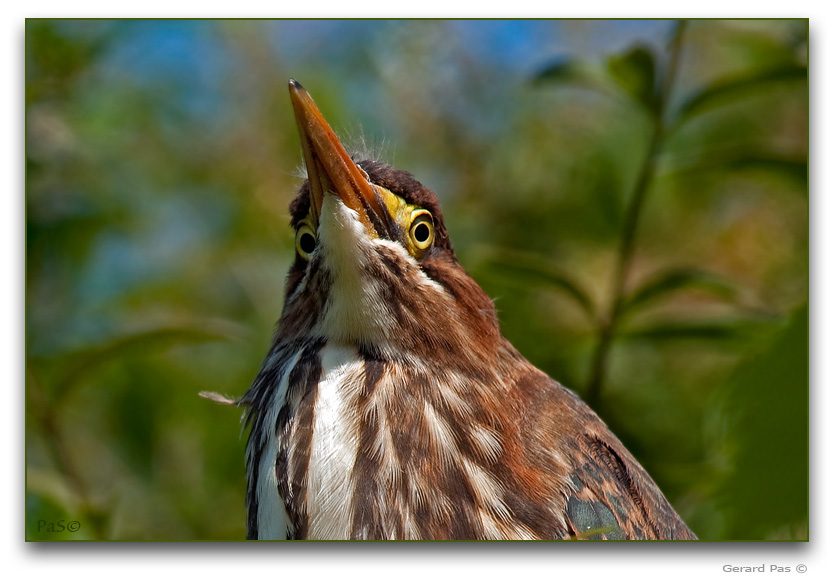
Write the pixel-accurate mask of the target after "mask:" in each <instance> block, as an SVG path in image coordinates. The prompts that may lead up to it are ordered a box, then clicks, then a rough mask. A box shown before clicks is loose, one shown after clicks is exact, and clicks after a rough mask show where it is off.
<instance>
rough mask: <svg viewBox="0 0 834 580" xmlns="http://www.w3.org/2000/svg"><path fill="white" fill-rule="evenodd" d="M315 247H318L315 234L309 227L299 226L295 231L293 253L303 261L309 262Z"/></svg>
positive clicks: (305, 225)
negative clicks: (296, 253)
mask: <svg viewBox="0 0 834 580" xmlns="http://www.w3.org/2000/svg"><path fill="white" fill-rule="evenodd" d="M316 245H318V239H317V238H316V232H314V231H313V228H311V227H310V226H309V225H307V224H301V225H300V226H299V227H298V229H297V230H296V231H295V251H296V252H298V255H299V256H301V257H302V258H304V259H305V260H309V259H310V254H312V253H313V250H315V249H316Z"/></svg>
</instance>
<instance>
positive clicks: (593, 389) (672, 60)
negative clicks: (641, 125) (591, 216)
mask: <svg viewBox="0 0 834 580" xmlns="http://www.w3.org/2000/svg"><path fill="white" fill-rule="evenodd" d="M685 27H686V21H685V20H679V21H678V22H677V24H676V25H675V31H674V33H673V36H672V40H671V43H670V54H669V60H668V63H667V68H666V70H665V71H664V72H665V74H664V75H663V78H662V84H661V86H660V95H659V98H658V106H657V109H656V110H655V111H654V114H653V116H652V124H653V127H652V136H651V141H650V142H649V147H648V150H647V152H646V157H645V158H644V160H643V164H642V166H641V168H640V174H639V176H638V178H637V181H636V182H635V184H634V191H633V193H632V195H631V199H630V201H629V204H628V207H627V208H626V217H625V222H624V223H623V229H622V234H621V237H620V246H619V250H618V252H617V262H616V266H615V269H614V277H613V279H612V293H611V303H610V307H609V309H608V312H607V314H606V315H604V316H603V317H602V318H601V319H600V322H599V326H598V329H597V332H598V338H597V344H596V348H595V349H594V353H593V356H592V358H591V372H590V378H589V381H588V386H587V388H586V390H585V399H586V401H587V402H588V404H590V405H592V406H593V405H595V404H596V403H598V402H599V398H600V395H601V394H602V390H603V387H604V384H605V371H606V369H607V367H608V361H609V359H610V355H611V347H612V345H613V342H614V338H615V336H616V333H617V325H618V323H619V321H620V317H621V315H622V313H623V305H624V302H625V286H626V280H627V279H628V273H629V271H630V269H631V264H632V260H633V258H634V248H635V245H636V239H637V228H638V226H639V224H640V217H641V215H642V213H643V208H644V206H645V202H646V197H647V195H648V191H649V188H650V186H651V184H652V181H653V180H654V176H655V170H656V167H657V157H658V154H659V153H660V151H661V150H662V148H663V141H664V138H665V135H666V119H665V117H666V111H667V108H668V104H669V97H670V94H671V91H672V87H673V85H674V81H675V75H676V73H677V69H678V63H679V60H680V52H681V46H682V40H683V32H684V29H685Z"/></svg>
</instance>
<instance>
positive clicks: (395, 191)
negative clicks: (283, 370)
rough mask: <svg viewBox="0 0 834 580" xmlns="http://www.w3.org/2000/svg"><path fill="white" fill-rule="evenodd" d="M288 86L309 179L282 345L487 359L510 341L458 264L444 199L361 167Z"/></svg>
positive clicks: (370, 166)
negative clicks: (311, 343) (318, 342)
mask: <svg viewBox="0 0 834 580" xmlns="http://www.w3.org/2000/svg"><path fill="white" fill-rule="evenodd" d="M289 89H290V97H291V100H292V105H293V110H294V113H295V118H296V121H297V124H298V131H299V135H300V137H301V145H302V151H303V155H304V162H305V165H306V169H307V180H306V181H305V182H304V184H303V185H302V187H301V190H300V192H299V193H298V195H297V197H296V198H295V199H294V200H293V202H292V204H291V206H290V212H291V216H292V217H291V225H292V227H293V229H294V230H295V259H294V261H293V264H292V266H291V268H290V272H289V276H288V279H287V284H286V297H285V303H284V311H283V313H282V316H281V320H280V321H279V327H278V333H279V338H280V339H281V340H292V339H295V338H301V337H310V336H312V337H317V338H321V339H323V340H326V341H334V342H336V343H345V344H352V345H356V346H358V347H359V348H361V349H364V350H365V352H366V353H370V354H372V355H373V354H376V355H379V356H382V357H385V358H403V357H405V356H411V355H416V356H418V357H423V356H437V355H438V352H442V353H444V354H445V355H449V356H452V355H454V356H460V355H461V352H460V351H462V350H465V351H467V352H466V353H465V357H464V360H474V359H479V358H488V357H489V356H490V355H491V353H492V352H493V351H494V349H495V348H496V345H497V343H498V342H499V341H500V340H502V339H501V338H500V336H501V335H500V332H499V331H498V324H497V319H496V315H495V309H494V306H493V304H492V301H491V300H490V299H489V297H488V296H487V295H486V294H485V293H484V292H483V290H481V288H480V287H479V286H478V285H477V284H476V283H475V282H474V281H473V280H472V278H471V277H470V276H469V275H468V274H467V273H466V271H465V270H464V269H463V268H462V267H461V266H460V264H459V263H458V261H457V258H456V256H455V252H454V250H453V248H452V244H451V242H450V240H449V235H448V233H447V231H446V226H445V224H444V221H443V215H442V212H441V210H440V205H439V203H438V200H437V196H436V195H435V194H434V193H433V192H432V191H431V190H429V189H428V188H427V187H425V186H424V185H422V184H421V183H420V182H419V181H417V180H416V179H415V178H414V177H413V176H412V175H411V174H409V173H407V172H405V171H400V170H397V169H393V168H391V167H389V166H388V165H386V164H384V163H380V162H377V161H373V160H364V161H356V160H354V159H353V158H351V156H350V155H349V154H348V152H347V151H346V150H345V148H344V146H343V145H342V143H341V142H340V141H339V139H338V137H337V136H336V134H335V133H334V131H333V130H332V129H331V127H330V126H329V125H328V123H327V121H326V120H325V119H324V117H323V116H322V114H321V112H320V111H319V109H318V107H317V106H316V104H315V103H314V102H313V99H312V98H311V97H310V95H309V94H308V93H307V91H306V90H304V88H303V87H302V86H301V85H300V84H299V83H298V82H297V81H294V80H291V81H290V83H289Z"/></svg>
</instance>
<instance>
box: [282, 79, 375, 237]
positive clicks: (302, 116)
mask: <svg viewBox="0 0 834 580" xmlns="http://www.w3.org/2000/svg"><path fill="white" fill-rule="evenodd" d="M289 84H290V99H291V100H292V108H293V111H295V121H296V123H297V124H298V134H299V136H300V137H301V148H302V149H303V151H304V163H305V165H306V166H307V181H308V183H309V185H310V207H311V211H313V212H314V219H315V222H316V224H318V221H319V216H320V215H321V206H322V202H323V200H324V196H325V195H327V194H328V193H331V194H333V195H336V196H337V197H339V199H341V200H342V202H343V203H344V204H345V205H346V206H347V207H349V208H350V209H352V210H354V211H355V212H356V213H358V214H359V219H360V220H361V221H362V223H363V224H365V227H366V228H367V230H368V233H369V234H371V235H376V230H375V228H374V226H373V224H372V223H371V218H370V216H369V212H374V213H376V215H377V216H382V215H383V213H382V212H383V204H382V202H381V200H380V198H379V196H378V195H377V193H376V191H375V190H374V185H373V184H372V183H371V182H370V181H368V177H367V174H366V173H365V171H364V170H363V169H362V168H361V167H359V166H358V165H357V164H356V163H354V162H353V160H352V159H351V158H350V155H348V153H347V151H346V150H345V148H344V147H343V146H342V144H341V142H340V141H339V138H338V137H336V133H334V132H333V129H331V128H330V125H328V124H327V121H325V120H324V116H322V114H321V111H319V109H318V107H317V106H316V103H315V102H313V99H312V97H310V94H309V93H308V92H307V91H306V90H304V87H302V86H301V84H300V83H299V82H298V81H296V80H295V79H290V83H289Z"/></svg>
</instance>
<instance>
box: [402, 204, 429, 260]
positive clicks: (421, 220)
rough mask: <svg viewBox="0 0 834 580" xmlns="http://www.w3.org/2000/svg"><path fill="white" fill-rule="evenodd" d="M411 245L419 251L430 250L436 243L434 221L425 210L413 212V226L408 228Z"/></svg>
mask: <svg viewBox="0 0 834 580" xmlns="http://www.w3.org/2000/svg"><path fill="white" fill-rule="evenodd" d="M408 235H409V237H410V238H411V243H412V244H413V245H414V247H415V248H416V249H417V250H419V251H421V252H422V251H425V250H428V249H429V248H430V247H431V245H432V244H433V243H434V219H432V217H431V213H429V212H428V211H426V210H424V209H415V210H414V211H413V212H411V226H410V227H409V228H408Z"/></svg>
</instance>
